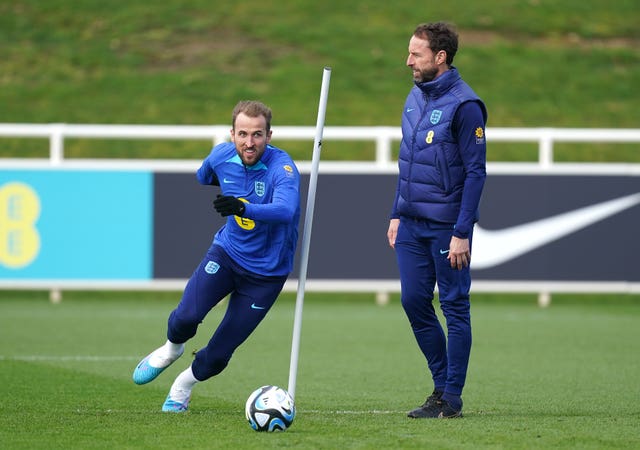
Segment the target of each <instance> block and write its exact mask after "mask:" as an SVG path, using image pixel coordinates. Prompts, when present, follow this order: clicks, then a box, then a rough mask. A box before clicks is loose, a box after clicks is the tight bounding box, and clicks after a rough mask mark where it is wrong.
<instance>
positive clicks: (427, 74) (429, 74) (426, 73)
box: [416, 67, 438, 83]
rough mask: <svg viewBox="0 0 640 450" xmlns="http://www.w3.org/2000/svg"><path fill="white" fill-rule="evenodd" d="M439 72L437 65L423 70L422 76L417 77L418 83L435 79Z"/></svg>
mask: <svg viewBox="0 0 640 450" xmlns="http://www.w3.org/2000/svg"><path fill="white" fill-rule="evenodd" d="M437 73H438V69H437V68H435V67H434V68H433V69H425V70H421V71H420V78H419V79H417V80H416V81H417V82H418V83H428V82H429V81H433V80H435V78H436V75H437Z"/></svg>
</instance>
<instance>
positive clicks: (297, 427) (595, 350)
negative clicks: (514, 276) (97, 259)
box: [0, 291, 640, 449]
mask: <svg viewBox="0 0 640 450" xmlns="http://www.w3.org/2000/svg"><path fill="white" fill-rule="evenodd" d="M178 299H179V293H102V292H78V293H71V292H68V293H64V299H63V301H62V303H60V304H52V303H50V302H49V300H48V299H47V294H46V293H24V292H18V293H15V292H6V291H0V335H1V336H2V339H1V340H0V393H1V395H2V402H0V423H1V424H2V426H1V427H0V443H1V446H2V447H3V448H11V449H22V448H24V449H26V448H28V449H33V448H47V449H59V448H65V449H69V448H82V449H89V448H109V449H112V448H138V449H139V448H154V449H157V448H175V447H179V448H282V447H284V448H287V447H296V448H372V449H373V448H376V449H377V448H421V447H422V448H456V449H459V448H474V449H476V448H581V449H583V448H593V449H596V448H598V449H602V448H638V446H640V431H639V428H638V423H639V420H640V407H639V406H638V399H640V387H639V385H638V374H639V373H640V358H638V355H639V354H640V331H638V328H639V327H638V325H639V323H640V298H638V296H622V297H620V296H576V297H570V296H562V297H554V301H553V303H552V305H551V306H550V307H549V308H545V309H541V308H539V307H538V306H537V305H536V302H535V297H534V296H526V295H525V296H498V297H496V296H490V295H476V296H474V299H473V306H472V315H473V317H472V318H473V326H474V343H473V349H472V356H471V363H470V369H469V375H468V382H467V387H466V389H465V392H464V396H463V398H464V401H465V408H464V412H465V417H464V418H463V419H460V420H449V421H442V420H411V419H408V418H407V417H406V411H408V410H409V409H412V408H413V407H415V406H417V405H418V404H420V403H422V401H423V400H424V398H425V397H426V395H427V394H428V393H429V392H430V390H431V387H432V386H431V381H430V379H429V377H428V376H427V373H426V366H425V364H424V362H423V360H422V356H421V355H420V354H419V352H418V348H417V345H416V344H415V341H414V339H413V336H412V335H411V333H410V330H409V326H408V322H407V320H406V318H405V316H404V313H403V311H402V308H401V306H400V304H399V301H398V298H397V297H393V298H392V301H391V302H390V304H388V305H386V306H378V305H376V304H375V302H374V299H373V296H372V295H354V294H348V295H347V294H344V295H341V294H332V295H328V294H307V296H306V299H305V305H304V320H303V324H302V340H301V353H300V361H299V370H298V379H297V389H296V404H297V409H298V415H297V417H296V420H295V422H294V424H293V425H292V427H291V428H290V429H289V430H287V431H286V432H285V433H274V434H268V433H256V432H254V431H253V430H251V428H250V427H249V425H248V424H247V423H246V421H245V418H244V402H245V400H246V398H247V397H248V396H249V394H250V393H251V392H252V391H253V389H255V388H257V387H258V386H260V385H263V384H277V385H281V386H283V387H285V388H286V387H287V383H288V380H287V378H288V371H289V358H290V349H291V334H292V326H293V310H294V301H295V296H294V295H292V294H286V295H283V296H282V298H281V299H280V300H279V301H278V302H277V303H276V305H275V307H274V309H273V310H272V311H271V312H270V314H269V315H268V316H267V319H265V321H264V322H263V323H262V324H261V325H260V327H259V328H258V330H257V331H256V332H255V333H254V335H253V336H251V337H250V338H249V340H248V341H247V342H246V343H245V344H244V345H243V346H242V347H240V349H238V351H237V352H236V354H235V355H234V358H233V359H232V360H231V363H230V365H229V367H228V368H227V370H225V371H224V372H223V373H222V374H221V375H219V376H218V377H215V378H213V379H211V380H208V381H206V382H204V383H201V384H199V385H197V386H196V388H195V389H194V391H193V398H192V402H191V406H190V410H189V411H188V412H187V413H185V414H167V413H162V412H161V411H160V407H161V405H162V403H163V401H164V398H165V396H166V394H167V392H168V390H169V387H170V385H171V383H172V382H173V379H174V377H175V376H176V375H177V373H179V372H180V371H182V370H183V369H184V368H185V367H187V365H188V364H189V360H190V353H191V351H193V350H197V349H199V348H200V347H201V346H203V345H204V344H205V343H206V342H207V340H208V339H209V337H210V334H211V332H212V331H213V329H214V328H215V326H216V325H217V323H218V321H219V320H220V318H221V316H222V314H223V311H224V308H221V307H218V308H216V309H214V310H213V311H212V312H211V313H210V315H209V316H208V317H207V319H206V320H205V322H204V323H203V324H202V325H201V326H200V330H199V332H198V335H197V336H196V337H195V338H194V339H193V340H192V341H190V342H189V343H188V344H187V351H186V352H185V355H184V356H183V357H182V358H181V359H180V360H178V361H177V362H176V363H175V364H174V365H173V366H171V367H170V368H168V369H167V370H166V371H165V373H163V374H162V375H161V376H160V377H159V378H158V379H157V380H155V381H154V382H153V383H150V384H148V385H144V386H137V385H135V384H134V383H133V382H132V381H131V373H132V370H133V368H134V367H135V365H136V364H137V362H138V360H139V359H140V358H142V357H143V356H145V355H146V354H147V353H148V352H149V351H151V350H153V349H154V348H156V347H157V346H158V345H160V344H161V343H162V342H163V341H164V337H165V326H166V319H167V316H168V314H169V312H170V311H171V310H172V309H173V307H174V306H175V304H176V303H177V301H178Z"/></svg>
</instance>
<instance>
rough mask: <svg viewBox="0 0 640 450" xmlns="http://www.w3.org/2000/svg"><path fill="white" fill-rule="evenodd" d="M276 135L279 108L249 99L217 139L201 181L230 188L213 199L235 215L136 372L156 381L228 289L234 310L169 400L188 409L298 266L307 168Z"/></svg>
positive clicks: (140, 379) (139, 379) (141, 380)
mask: <svg viewBox="0 0 640 450" xmlns="http://www.w3.org/2000/svg"><path fill="white" fill-rule="evenodd" d="M270 141H271V110H270V109H269V108H268V107H267V106H265V105H264V104H262V103H260V102H256V101H241V102H239V103H238V104H237V105H236V107H235V108H234V110H233V114H232V128H231V142H230V143H223V144H220V145H216V146H215V147H214V148H213V150H211V153H210V154H209V156H208V157H207V158H206V159H205V160H204V162H203V163H202V166H201V167H200V169H198V172H197V178H198V181H199V182H200V183H201V184H204V185H216V186H220V187H221V189H222V195H218V197H217V198H216V200H214V202H213V205H214V207H215V209H216V211H217V212H218V213H220V214H221V215H222V216H223V217H227V222H226V224H225V225H224V226H223V227H222V228H220V230H218V232H217V233H216V235H215V237H214V239H213V243H212V244H211V247H210V248H209V250H208V251H207V254H206V255H205V257H204V258H203V259H202V261H201V262H200V265H199V266H198V267H197V269H196V270H195V272H193V275H191V278H190V279H189V282H188V283H187V285H186V287H185V290H184V293H183V295H182V299H181V301H180V303H179V304H178V306H177V307H176V308H175V309H174V310H173V311H172V312H171V314H170V316H169V320H168V327H167V341H166V343H165V344H164V345H163V346H162V347H160V348H158V349H156V350H155V351H153V352H152V353H151V354H149V355H148V356H147V357H146V358H144V359H143V360H142V361H141V362H140V363H139V364H138V366H137V367H136V368H135V370H134V372H133V381H134V382H135V383H136V384H145V383H148V382H150V381H152V380H154V379H155V378H156V377H157V376H158V375H160V373H162V371H163V370H164V369H166V368H167V367H169V365H171V364H172V363H173V362H174V361H175V360H176V359H178V358H179V357H180V356H181V355H182V353H183V352H184V344H185V342H186V341H187V340H189V339H190V338H192V337H193V336H194V335H195V334H196V330H197V328H198V325H199V324H200V323H201V322H202V321H203V319H204V318H205V316H206V315H207V313H208V312H209V311H210V310H211V309H212V308H213V307H214V306H215V305H217V304H218V303H219V302H220V301H221V300H222V299H223V298H225V297H226V296H227V295H229V294H230V296H229V302H228V306H227V311H226V313H225V315H224V317H223V319H222V321H221V322H220V324H219V326H218V328H217V329H216V331H215V333H214V334H213V336H212V337H211V340H210V341H209V343H208V344H207V346H206V347H204V348H203V349H201V350H200V351H198V352H197V353H196V355H195V359H194V360H193V362H192V363H191V365H190V366H189V368H187V369H186V370H185V371H183V372H182V373H180V374H179V375H178V377H177V378H176V380H175V381H174V383H173V385H172V386H171V390H170V391H169V395H168V396H167V399H166V400H165V402H164V405H163V406H162V410H163V411H170V412H181V411H186V410H187V408H188V406H189V401H190V399H191V390H192V388H193V386H194V385H195V384H196V383H197V382H200V381H204V380H207V379H209V378H211V377H213V376H215V375H217V374H219V373H220V372H222V371H223V370H224V368H225V367H226V366H227V364H228V363H229V360H230V359H231V356H232V355H233V352H234V351H235V350H236V348H238V346H240V344H242V343H243V342H244V341H245V340H246V339H247V338H248V337H249V335H251V333H252V332H253V331H254V330H255V329H256V327H257V326H258V324H259V323H260V321H262V319H264V317H265V316H266V314H267V312H268V311H269V309H270V308H271V306H272V305H273V304H274V303H275V301H276V299H277V297H278V295H279V294H280V292H281V291H282V288H283V286H284V283H285V281H286V279H287V277H288V275H289V273H290V272H291V269H292V267H293V260H294V255H295V250H296V245H297V241H298V222H299V219H300V174H299V173H298V169H297V167H296V166H295V164H294V162H293V160H292V159H291V158H290V157H289V155H288V154H287V153H285V152H284V151H283V150H281V149H279V148H276V147H273V146H271V145H270V144H269V142H270Z"/></svg>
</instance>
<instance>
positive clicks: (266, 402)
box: [244, 385, 296, 432]
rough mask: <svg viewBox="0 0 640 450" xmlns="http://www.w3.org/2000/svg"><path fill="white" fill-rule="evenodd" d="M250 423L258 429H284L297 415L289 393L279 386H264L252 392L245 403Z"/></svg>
mask: <svg viewBox="0 0 640 450" xmlns="http://www.w3.org/2000/svg"><path fill="white" fill-rule="evenodd" d="M244 411H245V415H246V417H247V420H248V421H249V425H251V428H253V429H254V430H256V431H269V432H271V431H284V430H286V429H287V428H289V427H290V426H291V424H292V423H293V419H294V418H295V417H296V407H295V405H294V403H293V398H292V397H291V395H289V393H288V392H287V391H286V390H284V389H282V388H280V387H278V386H272V385H267V386H262V387H260V388H258V389H256V390H255V391H253V392H252V393H251V395H250V396H249V398H248V399H247V404H246V405H245V409H244Z"/></svg>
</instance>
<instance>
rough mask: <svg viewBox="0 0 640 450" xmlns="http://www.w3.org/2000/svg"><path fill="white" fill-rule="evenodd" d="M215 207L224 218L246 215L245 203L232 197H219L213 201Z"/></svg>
mask: <svg viewBox="0 0 640 450" xmlns="http://www.w3.org/2000/svg"><path fill="white" fill-rule="evenodd" d="M213 207H214V208H215V209H216V211H218V212H219V213H220V215H221V216H222V217H227V216H242V215H243V214H244V202H243V201H241V200H238V199H237V198H235V197H233V196H231V195H218V197H217V198H216V199H215V200H214V201H213Z"/></svg>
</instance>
